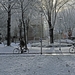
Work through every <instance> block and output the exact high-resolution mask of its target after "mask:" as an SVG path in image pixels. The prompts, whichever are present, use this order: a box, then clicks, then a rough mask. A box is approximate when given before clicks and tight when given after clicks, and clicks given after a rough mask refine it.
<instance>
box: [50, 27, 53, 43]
mask: <svg viewBox="0 0 75 75" xmlns="http://www.w3.org/2000/svg"><path fill="white" fill-rule="evenodd" d="M50 43H54V41H53V28H51V29H50Z"/></svg>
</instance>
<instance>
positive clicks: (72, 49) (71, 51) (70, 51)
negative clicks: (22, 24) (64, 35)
mask: <svg viewBox="0 0 75 75" xmlns="http://www.w3.org/2000/svg"><path fill="white" fill-rule="evenodd" d="M69 53H75V44H73V45H72V46H71V47H70V48H69Z"/></svg>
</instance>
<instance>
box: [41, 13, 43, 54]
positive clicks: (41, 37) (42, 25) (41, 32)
mask: <svg viewBox="0 0 75 75" xmlns="http://www.w3.org/2000/svg"><path fill="white" fill-rule="evenodd" d="M42 37H43V24H42V13H41V39H40V42H41V54H42Z"/></svg>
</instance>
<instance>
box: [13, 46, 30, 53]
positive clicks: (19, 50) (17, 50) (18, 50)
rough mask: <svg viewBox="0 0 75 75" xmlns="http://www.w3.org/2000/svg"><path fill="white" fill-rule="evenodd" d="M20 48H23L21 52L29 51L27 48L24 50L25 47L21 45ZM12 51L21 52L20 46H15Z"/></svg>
mask: <svg viewBox="0 0 75 75" xmlns="http://www.w3.org/2000/svg"><path fill="white" fill-rule="evenodd" d="M22 50H23V53H24V52H27V51H28V53H29V49H27V50H26V48H25V47H22ZM13 53H21V48H20V46H18V47H17V48H15V49H14V50H13Z"/></svg>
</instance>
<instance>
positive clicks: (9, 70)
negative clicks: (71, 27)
mask: <svg viewBox="0 0 75 75" xmlns="http://www.w3.org/2000/svg"><path fill="white" fill-rule="evenodd" d="M17 46H18V44H14V43H12V44H11V46H4V45H3V44H0V75H75V55H74V54H70V53H67V54H64V53H62V52H61V53H58V54H57V53H56V52H58V51H59V48H53V47H52V48H43V54H42V55H41V54H39V52H40V47H31V44H30V43H29V44H28V48H29V54H28V53H26V54H13V53H12V52H13V49H14V48H15V47H17ZM61 49H62V50H61V51H68V50H69V47H62V48H61ZM50 51H54V52H55V53H54V54H47V53H46V52H50ZM33 52H34V53H35V52H37V54H33ZM2 53H5V54H2ZM10 53H11V54H10Z"/></svg>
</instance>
